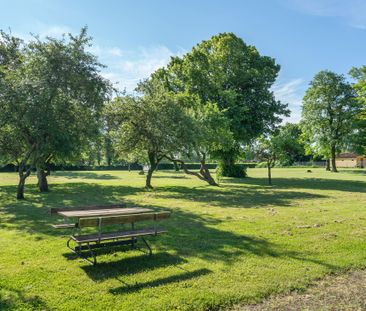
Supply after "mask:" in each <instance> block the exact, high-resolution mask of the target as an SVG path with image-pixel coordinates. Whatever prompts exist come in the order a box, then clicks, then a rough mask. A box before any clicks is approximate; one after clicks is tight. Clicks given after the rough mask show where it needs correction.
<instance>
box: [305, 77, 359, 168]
mask: <svg viewBox="0 0 366 311" xmlns="http://www.w3.org/2000/svg"><path fill="white" fill-rule="evenodd" d="M359 113H360V104H359V102H358V101H357V100H356V94H355V91H354V90H353V89H352V87H351V85H350V84H349V83H348V82H346V80H345V77H344V76H343V75H338V74H335V73H333V72H331V71H321V72H319V73H318V74H317V75H316V76H315V77H314V79H313V81H312V82H311V83H310V87H309V89H308V90H307V91H306V94H305V96H304V99H303V109H302V121H301V129H302V131H303V136H304V140H305V141H307V142H308V145H309V148H310V149H311V150H312V151H313V152H314V153H315V154H322V155H324V156H325V157H327V158H329V157H332V159H334V158H335V155H336V153H337V152H339V151H341V150H342V149H344V148H346V147H347V145H348V144H349V141H350V135H351V134H352V132H353V128H354V121H355V118H356V116H357V115H358V114H359ZM333 169H335V170H336V168H335V167H333Z"/></svg>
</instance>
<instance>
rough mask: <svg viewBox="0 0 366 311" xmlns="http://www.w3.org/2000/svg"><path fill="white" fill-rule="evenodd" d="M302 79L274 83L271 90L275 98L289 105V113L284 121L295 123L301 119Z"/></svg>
mask: <svg viewBox="0 0 366 311" xmlns="http://www.w3.org/2000/svg"><path fill="white" fill-rule="evenodd" d="M305 87H306V85H305V83H304V80H303V79H294V80H291V81H288V82H280V83H276V84H275V85H274V86H273V88H272V90H273V93H274V94H275V97H276V99H277V100H280V101H281V102H283V103H286V104H288V105H289V109H290V110H291V115H290V117H288V118H285V120H284V121H285V122H293V123H297V122H299V121H300V119H301V102H302V98H303V95H304V91H305Z"/></svg>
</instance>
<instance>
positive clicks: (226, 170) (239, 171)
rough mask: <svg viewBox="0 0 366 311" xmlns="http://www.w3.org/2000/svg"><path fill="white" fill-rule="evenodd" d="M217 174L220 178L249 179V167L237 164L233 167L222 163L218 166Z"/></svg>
mask: <svg viewBox="0 0 366 311" xmlns="http://www.w3.org/2000/svg"><path fill="white" fill-rule="evenodd" d="M216 174H217V176H219V177H235V178H244V177H247V166H246V165H243V164H235V165H233V166H226V165H223V164H222V163H220V164H218V166H217V169H216Z"/></svg>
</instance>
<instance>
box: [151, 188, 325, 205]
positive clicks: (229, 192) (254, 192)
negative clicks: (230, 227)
mask: <svg viewBox="0 0 366 311" xmlns="http://www.w3.org/2000/svg"><path fill="white" fill-rule="evenodd" d="M253 185H255V183H253ZM165 190H166V191H161V192H158V193H157V194H156V195H157V196H159V197H161V198H167V199H174V200H182V199H183V200H187V201H196V202H202V203H207V204H209V205H211V206H219V207H231V208H259V207H267V206H268V205H271V206H273V205H276V206H278V207H284V206H289V205H291V202H292V201H293V200H300V199H301V200H311V199H319V198H326V197H327V196H325V195H321V194H314V193H308V192H301V191H278V189H276V188H274V187H272V188H264V187H263V186H258V187H243V186H233V185H232V184H230V185H225V184H222V185H221V187H219V188H213V187H209V186H207V187H197V188H188V187H184V186H170V187H166V188H165Z"/></svg>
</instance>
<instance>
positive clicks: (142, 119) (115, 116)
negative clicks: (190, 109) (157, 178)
mask: <svg viewBox="0 0 366 311" xmlns="http://www.w3.org/2000/svg"><path fill="white" fill-rule="evenodd" d="M190 100H191V99H190V98H189V97H187V96H184V95H182V94H180V95H176V94H173V93H171V92H165V90H163V89H161V88H159V86H154V90H153V91H151V92H149V93H148V92H146V93H145V95H144V96H123V97H118V98H115V99H114V100H113V101H112V102H111V103H110V104H109V105H108V106H107V107H106V112H105V114H106V117H107V118H108V119H109V124H111V126H112V129H113V130H112V131H111V137H112V139H113V141H114V145H115V149H116V151H117V152H118V153H119V155H120V156H121V157H125V158H126V157H131V156H132V157H133V158H137V157H138V158H140V159H141V158H143V159H145V160H146V161H147V162H148V163H149V170H148V173H147V176H146V188H148V189H151V188H152V184H151V178H152V175H153V173H154V171H155V170H156V169H157V166H158V164H159V163H160V161H161V160H162V159H163V158H164V157H166V156H169V155H170V154H174V153H175V152H176V151H177V150H182V149H183V147H184V143H185V142H186V141H187V140H188V137H190V136H191V135H193V131H194V128H193V124H192V122H191V118H190V117H189V116H188V115H187V113H186V112H185V110H184V107H185V106H186V105H190V104H189V103H188V102H189V101H190Z"/></svg>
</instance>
